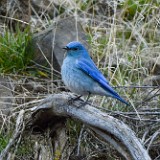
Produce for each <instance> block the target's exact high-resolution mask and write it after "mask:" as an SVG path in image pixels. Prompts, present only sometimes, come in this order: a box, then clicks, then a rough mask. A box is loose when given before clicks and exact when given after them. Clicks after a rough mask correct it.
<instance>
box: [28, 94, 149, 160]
mask: <svg viewBox="0 0 160 160" xmlns="http://www.w3.org/2000/svg"><path fill="white" fill-rule="evenodd" d="M69 98H71V97H70V96H69V95H67V94H55V95H51V96H49V97H47V98H46V99H45V100H44V101H43V102H42V103H41V104H40V105H39V106H37V107H34V108H33V109H32V111H33V116H32V118H31V123H32V125H33V126H34V125H35V124H36V125H37V122H38V123H39V124H40V120H41V122H43V120H44V119H45V122H47V119H48V120H49V121H50V120H51V119H55V121H54V123H56V121H57V123H59V121H60V120H62V121H63V120H64V119H65V118H67V117H70V118H73V119H78V120H79V121H82V122H83V123H84V124H86V125H87V126H88V127H89V128H90V129H91V130H92V131H93V132H94V134H95V135H96V136H97V137H99V138H101V140H103V141H105V142H109V143H110V144H112V145H113V146H114V147H115V149H117V151H119V152H120V153H121V154H122V155H123V156H124V157H125V158H126V159H127V160H129V159H134V160H150V159H151V158H150V157H149V155H148V153H147V151H146V150H145V148H144V147H143V146H142V144H141V142H140V140H139V139H138V138H137V137H136V136H135V134H134V132H133V131H132V130H131V129H130V128H129V127H128V126H127V125H125V124H124V123H123V122H122V121H120V120H118V119H115V118H114V117H112V116H109V115H108V114H106V113H104V112H102V111H100V110H99V109H97V108H95V107H93V106H91V105H85V106H83V107H79V106H80V105H81V104H82V101H81V100H78V101H76V102H74V103H72V104H68V99H69ZM56 119H58V120H56Z"/></svg>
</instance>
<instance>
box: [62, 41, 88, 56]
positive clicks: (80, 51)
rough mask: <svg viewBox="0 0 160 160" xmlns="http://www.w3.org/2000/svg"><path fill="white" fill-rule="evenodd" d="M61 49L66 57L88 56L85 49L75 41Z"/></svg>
mask: <svg viewBox="0 0 160 160" xmlns="http://www.w3.org/2000/svg"><path fill="white" fill-rule="evenodd" d="M63 49H65V50H66V51H67V55H70V56H74V57H76V56H80V55H83V56H86V55H88V53H87V50H86V49H85V47H84V46H83V45H82V44H81V43H80V42H77V41H73V42H70V43H68V44H67V45H66V46H65V47H63Z"/></svg>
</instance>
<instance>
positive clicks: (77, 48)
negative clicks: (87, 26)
mask: <svg viewBox="0 0 160 160" xmlns="http://www.w3.org/2000/svg"><path fill="white" fill-rule="evenodd" d="M63 49H65V50H66V51H67V54H66V57H65V59H64V61H63V64H62V68H61V75H62V80H63V82H64V84H65V85H66V86H67V87H68V88H69V89H70V90H71V91H72V92H74V93H76V94H78V95H80V96H83V95H88V98H89V96H90V94H95V95H101V96H109V97H113V98H116V99H118V100H119V101H121V102H123V103H125V104H126V105H129V104H128V103H127V102H126V101H125V100H124V99H122V98H121V97H120V96H119V95H118V94H117V93H116V92H115V91H114V90H113V88H112V87H111V86H110V85H109V82H108V81H107V80H106V78H105V77H104V76H103V74H102V73H101V72H100V71H99V70H98V68H97V67H96V65H95V63H94V62H93V61H92V59H91V58H90V56H89V54H88V52H87V50H86V48H85V47H84V46H83V45H82V44H81V43H80V42H77V41H73V42H70V43H68V44H67V45H66V46H65V47H64V48H63ZM88 98H87V100H88Z"/></svg>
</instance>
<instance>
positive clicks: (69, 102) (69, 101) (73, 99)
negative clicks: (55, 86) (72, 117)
mask: <svg viewBox="0 0 160 160" xmlns="http://www.w3.org/2000/svg"><path fill="white" fill-rule="evenodd" d="M81 97H82V95H80V96H76V97H75V98H70V99H69V100H68V104H72V103H73V102H74V101H76V100H78V99H80V98H81Z"/></svg>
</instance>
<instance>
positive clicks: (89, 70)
mask: <svg viewBox="0 0 160 160" xmlns="http://www.w3.org/2000/svg"><path fill="white" fill-rule="evenodd" d="M76 64H77V67H78V68H79V69H80V70H82V71H83V72H84V73H86V74H87V75H89V76H90V77H91V78H93V79H94V80H95V81H96V82H98V83H99V85H100V86H101V87H102V88H103V89H104V90H106V91H107V92H109V93H110V94H111V95H112V96H113V97H115V98H117V99H119V98H120V96H119V95H118V94H117V93H116V92H115V91H114V90H113V88H112V87H111V86H110V85H109V83H108V81H107V80H106V78H105V77H104V76H103V74H102V73H101V72H100V71H99V70H98V68H97V67H96V66H95V65H94V63H93V62H91V63H90V62H88V61H87V60H85V59H81V60H77V61H76Z"/></svg>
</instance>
